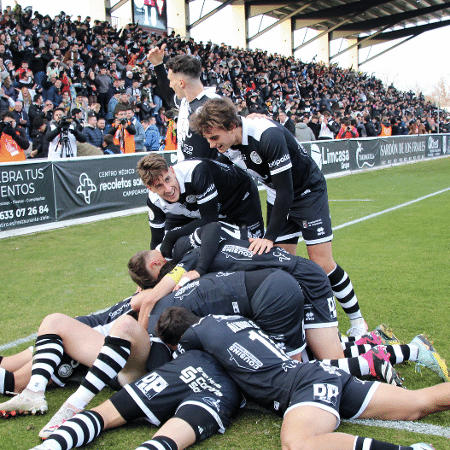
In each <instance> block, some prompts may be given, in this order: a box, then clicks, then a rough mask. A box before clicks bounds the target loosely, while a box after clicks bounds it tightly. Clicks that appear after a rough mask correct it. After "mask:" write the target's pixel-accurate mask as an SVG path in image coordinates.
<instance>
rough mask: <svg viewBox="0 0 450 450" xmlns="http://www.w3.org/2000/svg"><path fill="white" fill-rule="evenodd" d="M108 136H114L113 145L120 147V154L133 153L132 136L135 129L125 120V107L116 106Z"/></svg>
mask: <svg viewBox="0 0 450 450" xmlns="http://www.w3.org/2000/svg"><path fill="white" fill-rule="evenodd" d="M108 134H110V135H112V136H114V144H116V145H118V146H119V147H120V150H121V151H122V153H135V146H134V135H135V134H136V128H135V127H134V125H133V124H132V123H131V122H130V121H129V120H128V119H127V107H126V106H124V105H118V107H117V108H116V113H115V119H114V122H113V124H112V125H111V128H110V129H109V130H108Z"/></svg>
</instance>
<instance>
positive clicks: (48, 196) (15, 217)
mask: <svg viewBox="0 0 450 450" xmlns="http://www.w3.org/2000/svg"><path fill="white" fill-rule="evenodd" d="M55 217H56V216H55V194H54V189H53V173H52V164H51V162H47V161H46V162H43V163H32V164H30V163H25V164H5V165H1V166H0V231H2V230H8V229H12V228H23V227H28V226H30V225H38V224H43V223H47V222H53V221H54V220H55Z"/></svg>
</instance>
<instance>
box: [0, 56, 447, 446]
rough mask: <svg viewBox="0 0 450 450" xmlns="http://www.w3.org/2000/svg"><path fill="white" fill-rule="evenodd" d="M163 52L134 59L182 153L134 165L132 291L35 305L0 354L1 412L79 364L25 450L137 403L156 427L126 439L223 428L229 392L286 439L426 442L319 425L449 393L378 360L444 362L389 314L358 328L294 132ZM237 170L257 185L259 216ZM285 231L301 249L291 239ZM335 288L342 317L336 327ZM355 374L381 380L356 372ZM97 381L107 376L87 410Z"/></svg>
mask: <svg viewBox="0 0 450 450" xmlns="http://www.w3.org/2000/svg"><path fill="white" fill-rule="evenodd" d="M163 51H164V49H158V48H155V49H153V50H151V51H150V53H149V55H148V58H149V60H150V61H151V62H152V63H153V64H154V65H155V71H156V73H157V75H158V83H159V84H160V86H161V88H162V90H163V91H164V92H165V93H166V95H172V94H173V93H174V94H175V95H176V98H178V99H179V100H180V105H179V119H178V132H179V142H178V145H179V148H178V150H179V151H178V155H179V159H178V162H177V164H175V165H174V166H172V167H168V165H167V163H166V160H165V158H164V157H163V156H161V155H159V154H149V155H147V156H145V157H144V158H142V159H141V160H140V162H139V164H138V172H139V175H140V177H141V179H142V181H143V182H144V184H145V185H146V186H147V187H148V189H149V198H148V206H149V222H150V226H151V229H152V242H151V248H152V250H149V251H142V252H138V253H137V254H136V255H134V256H133V257H132V258H131V260H130V261H129V264H128V268H129V273H130V275H131V277H132V279H133V280H134V281H135V282H136V283H137V284H138V286H139V287H140V289H141V292H139V293H138V294H136V295H133V296H132V297H130V298H129V299H126V300H124V301H122V302H120V303H119V304H117V305H115V306H114V307H112V310H111V311H108V312H107V313H104V314H101V315H92V316H86V317H82V318H77V319H72V318H69V317H67V316H64V315H62V314H53V315H50V316H48V317H46V318H45V319H44V321H43V322H42V324H41V326H40V328H39V331H38V338H37V340H36V344H35V348H34V356H33V359H32V360H31V352H30V351H29V350H25V351H24V352H22V353H21V354H19V355H15V356H13V357H8V358H4V359H3V360H2V361H1V366H0V367H3V369H0V388H1V389H2V390H3V392H7V391H9V392H19V391H21V390H23V391H22V392H21V393H20V394H18V395H17V396H15V397H14V398H12V399H11V400H9V401H7V402H4V403H2V404H0V412H1V413H2V415H3V416H4V417H10V416H15V415H18V414H22V413H25V414H27V413H32V414H35V413H36V412H42V413H44V412H46V411H47V409H48V406H47V402H46V400H45V390H46V387H47V385H48V383H49V381H50V380H53V381H55V382H57V383H59V384H64V382H65V380H64V374H66V375H67V374H68V373H70V372H72V371H73V370H75V371H83V370H84V373H85V374H86V375H85V377H84V379H83V381H82V383H81V385H80V387H79V389H78V390H77V391H76V392H75V393H74V394H73V395H72V396H70V397H69V398H68V399H67V401H66V402H65V403H64V404H63V405H62V407H61V408H60V410H59V411H58V412H57V413H56V414H55V415H54V416H53V417H52V418H51V420H50V422H49V423H48V424H47V425H46V426H45V427H44V428H43V429H42V430H41V431H40V433H39V436H40V437H41V438H43V439H45V442H44V443H43V444H40V445H38V446H37V447H35V448H37V449H40V450H44V449H45V450H49V449H53V450H60V449H61V450H63V449H64V450H66V449H70V448H74V447H79V446H81V445H84V444H86V443H88V442H91V441H92V440H93V439H94V438H95V437H96V436H98V435H99V434H100V433H101V432H102V431H103V430H106V429H109V428H113V427H117V426H120V425H123V424H125V423H127V422H129V421H132V420H134V419H136V418H139V417H145V418H147V419H148V420H149V421H150V422H151V423H152V424H155V425H158V426H159V425H161V424H163V425H162V427H161V428H160V429H159V430H158V431H157V432H156V433H155V435H154V436H153V438H152V439H151V440H149V441H147V442H146V443H144V444H142V446H141V447H139V449H144V448H145V449H152V450H156V449H161V448H164V449H168V450H176V449H178V450H181V449H184V448H186V447H188V446H189V445H192V444H194V443H195V442H198V441H201V440H203V439H205V438H207V437H209V436H211V435H212V434H213V433H215V432H217V431H219V432H224V431H225V429H226V427H227V426H228V424H229V423H230V420H231V418H232V417H233V415H234V414H235V413H236V411H237V410H238V408H239V405H240V403H241V396H242V395H243V394H244V396H245V398H246V400H250V401H254V402H257V403H259V404H261V405H262V406H264V407H266V408H267V409H269V410H271V411H273V412H275V413H276V414H278V415H281V416H282V417H283V425H282V431H281V442H282V448H283V449H322V448H323V449H347V448H348V449H349V450H353V449H355V450H381V449H386V450H391V449H392V450H394V449H401V450H405V449H411V448H414V449H430V448H432V447H431V446H429V445H428V444H414V445H413V446H410V447H402V446H398V445H393V444H389V443H385V442H380V441H376V440H372V439H369V438H363V437H358V436H350V435H347V434H343V433H333V430H334V429H335V428H337V426H338V425H339V422H340V419H341V418H344V419H349V418H358V417H359V418H378V419H384V420H415V419H418V418H420V417H423V416H425V415H428V414H431V413H434V412H438V411H443V410H447V409H450V384H448V383H444V384H440V385H437V386H433V387H430V388H426V389H421V390H417V391H408V390H406V389H401V388H400V385H401V379H400V378H399V377H398V375H397V374H396V372H395V370H394V369H393V367H392V364H396V363H399V362H402V361H408V360H409V361H415V362H417V363H418V364H420V365H425V366H427V367H429V368H430V369H432V370H434V371H435V372H436V373H438V374H439V375H440V376H441V378H442V379H443V380H444V381H449V376H448V370H447V367H446V365H445V363H444V362H443V361H442V359H441V358H440V357H439V355H438V354H437V353H436V351H435V349H434V348H433V346H432V344H431V343H430V342H429V341H428V340H427V339H426V338H425V337H424V336H423V335H419V336H416V337H415V338H414V339H413V341H412V342H411V343H410V344H400V342H399V341H398V340H397V339H396V338H395V336H394V335H393V334H392V333H390V332H389V331H388V330H387V329H386V328H383V327H380V328H378V330H376V331H373V332H368V331H367V325H366V324H365V321H364V319H363V318H362V314H361V310H360V308H359V304H358V301H357V298H356V295H355V293H354V290H353V286H352V283H351V281H350V278H349V276H348V275H347V273H346V272H345V271H344V270H343V269H342V268H341V267H340V266H339V265H338V264H336V262H335V261H334V259H333V256H332V251H331V241H332V237H333V235H332V229H331V220H330V215H329V209H328V198H327V190H326V182H325V179H324V177H323V174H322V173H321V172H320V170H319V169H318V167H317V166H316V164H315V163H314V162H313V160H312V159H311V158H310V157H309V156H308V155H307V154H306V153H305V152H304V151H303V149H302V147H301V145H300V144H299V143H298V142H297V141H296V140H295V139H294V138H293V136H292V135H291V134H290V133H289V132H288V131H287V130H286V129H285V128H284V127H283V126H281V125H280V124H276V123H274V122H272V121H270V120H268V119H267V118H264V117H260V116H257V117H253V118H241V117H239V116H238V115H237V113H236V110H235V109H234V106H233V105H232V104H231V103H230V102H229V101H228V100H226V99H221V98H219V97H217V96H216V95H215V94H214V93H212V92H211V91H209V90H207V89H205V88H204V87H203V85H202V84H201V82H200V71H201V67H200V65H199V63H198V61H197V60H196V59H195V58H193V57H189V56H179V57H176V58H173V59H172V60H169V62H168V63H167V65H166V67H167V69H168V72H167V73H166V68H165V67H164V66H163V64H162V57H163ZM200 106H201V108H200ZM250 176H252V177H253V178H256V179H257V180H258V181H260V182H261V183H263V184H264V185H265V186H266V189H267V194H268V195H267V211H268V217H267V219H266V224H267V227H266V228H264V222H263V218H262V213H261V206H260V203H259V194H258V190H257V188H256V185H255V184H254V182H253V181H252V179H251V178H250ZM219 219H220V220H221V221H223V222H218V220H219ZM300 236H302V237H303V239H304V240H305V243H306V245H307V249H308V255H309V258H310V259H304V258H301V257H299V256H296V255H295V253H296V246H297V242H298V239H299V237H300ZM335 298H336V299H337V300H338V301H339V303H340V304H341V306H342V307H343V309H344V311H345V312H346V313H347V315H348V317H349V319H350V323H351V328H350V330H349V331H348V333H347V334H348V335H349V337H347V338H345V337H340V335H339V333H338V328H337V327H338V323H337V312H336V303H335ZM136 318H137V320H136ZM81 336H82V339H80V337H81ZM308 361H309V362H308ZM67 369H69V370H67ZM365 375H371V376H372V377H375V378H378V379H379V380H384V381H387V383H380V382H379V381H361V380H360V379H359V378H356V377H362V376H365ZM105 385H109V386H111V387H115V388H117V389H119V390H118V392H117V393H116V394H114V395H113V396H112V397H111V399H110V400H108V401H106V402H104V403H103V404H101V405H100V406H98V407H96V408H93V409H92V410H89V411H85V408H86V406H87V405H88V403H89V402H90V401H91V400H92V398H93V397H94V396H95V395H96V394H97V393H98V392H99V391H100V390H101V389H102V388H103V387H104V386H105Z"/></svg>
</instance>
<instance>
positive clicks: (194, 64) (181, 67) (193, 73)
mask: <svg viewBox="0 0 450 450" xmlns="http://www.w3.org/2000/svg"><path fill="white" fill-rule="evenodd" d="M166 67H167V69H170V70H172V72H173V73H182V74H183V75H186V76H188V77H190V78H200V74H201V72H202V65H201V63H200V61H199V60H198V59H197V58H194V57H193V56H189V55H178V56H175V57H174V58H170V59H169V61H167V64H166Z"/></svg>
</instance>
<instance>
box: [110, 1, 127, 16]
mask: <svg viewBox="0 0 450 450" xmlns="http://www.w3.org/2000/svg"><path fill="white" fill-rule="evenodd" d="M129 1H130V0H120V1H119V2H117V3H116V4H115V5H114V6H111V8H110V9H109V11H110V13H113V12H114V11H116V10H117V9H119V8H120V7H121V6H123V5H125V3H127V2H129ZM110 4H111V2H110Z"/></svg>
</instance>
